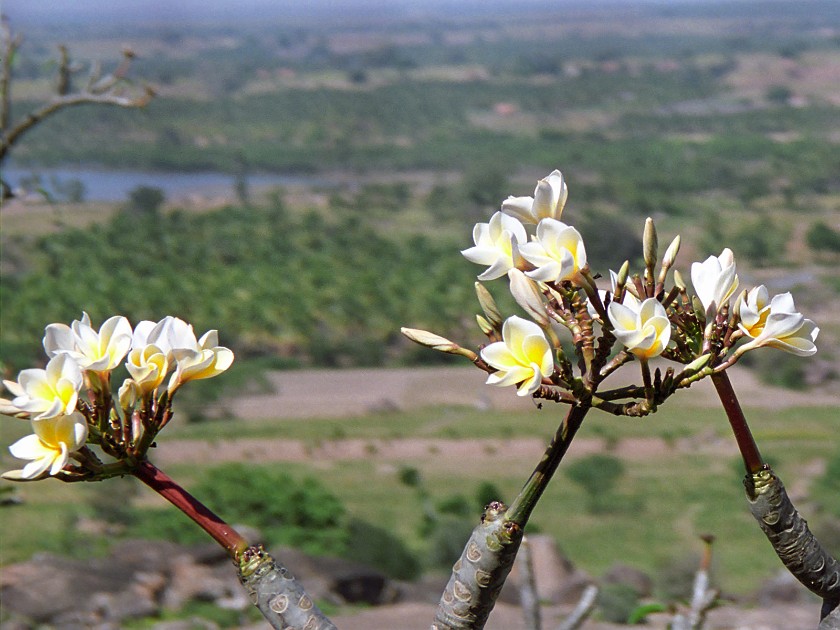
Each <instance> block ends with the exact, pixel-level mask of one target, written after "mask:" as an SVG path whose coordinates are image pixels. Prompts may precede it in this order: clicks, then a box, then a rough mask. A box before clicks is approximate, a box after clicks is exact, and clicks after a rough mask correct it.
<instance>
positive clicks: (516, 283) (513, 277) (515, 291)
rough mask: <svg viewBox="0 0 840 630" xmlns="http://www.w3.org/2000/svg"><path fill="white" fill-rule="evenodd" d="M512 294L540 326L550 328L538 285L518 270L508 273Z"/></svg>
mask: <svg viewBox="0 0 840 630" xmlns="http://www.w3.org/2000/svg"><path fill="white" fill-rule="evenodd" d="M508 278H509V279H510V293H511V295H513V299H515V300H516V303H517V304H519V306H521V307H522V309H523V310H524V311H525V312H526V313H528V315H529V316H530V317H531V319H533V320H534V321H535V322H536V323H537V324H539V325H540V326H543V327H545V326H548V321H549V320H548V314H547V313H546V310H545V303H544V302H543V299H542V293H541V292H540V290H539V289H538V288H537V284H536V283H535V282H534V281H533V280H531V279H530V278H528V277H527V276H526V275H525V274H524V273H522V272H521V271H519V270H518V269H511V270H510V271H508Z"/></svg>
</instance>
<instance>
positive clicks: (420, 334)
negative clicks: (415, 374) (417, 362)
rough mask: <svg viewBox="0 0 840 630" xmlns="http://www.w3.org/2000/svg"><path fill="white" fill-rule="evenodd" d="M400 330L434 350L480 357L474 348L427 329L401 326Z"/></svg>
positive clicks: (468, 356)
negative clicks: (465, 346)
mask: <svg viewBox="0 0 840 630" xmlns="http://www.w3.org/2000/svg"><path fill="white" fill-rule="evenodd" d="M400 332H401V333H402V334H403V335H405V336H406V337H408V338H409V339H411V340H412V341H414V342H416V343H419V344H420V345H421V346H426V347H427V348H431V349H432V350H437V351H439V352H445V353H447V354H459V355H461V356H464V357H467V358H468V359H470V360H471V361H475V360H476V358H478V355H476V354H475V352H473V351H472V350H468V349H466V348H462V347H461V346H459V345H458V344H457V343H455V342H454V341H449V339H447V338H445V337H441V336H440V335H436V334H434V333H431V332H429V331H427V330H419V329H417V328H400Z"/></svg>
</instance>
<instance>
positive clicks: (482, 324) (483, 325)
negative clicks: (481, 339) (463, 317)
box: [475, 315, 496, 335]
mask: <svg viewBox="0 0 840 630" xmlns="http://www.w3.org/2000/svg"><path fill="white" fill-rule="evenodd" d="M475 321H477V322H478V327H479V328H480V329H481V332H483V333H484V334H485V335H492V334H494V333H495V332H496V329H495V328H493V324H491V323H490V322H488V321H487V320H486V319H485V318H484V317H483V316H481V315H476V316H475Z"/></svg>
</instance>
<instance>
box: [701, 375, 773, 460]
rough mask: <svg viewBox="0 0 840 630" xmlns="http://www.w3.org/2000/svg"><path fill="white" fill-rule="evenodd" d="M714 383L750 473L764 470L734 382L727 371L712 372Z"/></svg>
mask: <svg viewBox="0 0 840 630" xmlns="http://www.w3.org/2000/svg"><path fill="white" fill-rule="evenodd" d="M712 383H714V384H715V389H716V390H717V393H718V396H719V397H720V401H721V403H723V408H724V410H725V411H726V416H727V417H728V418H729V425H730V426H731V427H732V432H733V433H734V434H735V441H736V442H737V443H738V448H739V449H740V451H741V457H742V458H743V459H744V466H746V469H747V472H748V473H749V474H751V475H754V474H755V473H757V472H759V471H761V470H763V469H764V467H765V464H764V460H763V459H762V458H761V453H759V452H758V445H756V443H755V440H754V439H753V436H752V432H751V431H750V427H749V425H748V424H747V419H746V418H745V417H744V412H743V411H741V405H740V403H739V402H738V398H737V397H736V396H735V390H734V389H732V383H731V382H730V381H729V377H728V376H727V375H726V372H716V373H715V374H712Z"/></svg>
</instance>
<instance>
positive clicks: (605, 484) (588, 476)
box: [566, 453, 624, 514]
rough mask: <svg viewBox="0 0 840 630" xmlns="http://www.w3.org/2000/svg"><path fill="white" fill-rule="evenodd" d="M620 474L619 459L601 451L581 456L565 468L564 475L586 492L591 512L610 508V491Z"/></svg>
mask: <svg viewBox="0 0 840 630" xmlns="http://www.w3.org/2000/svg"><path fill="white" fill-rule="evenodd" d="M622 474H624V464H622V463H621V460H620V459H618V458H617V457H614V456H612V455H604V454H601V453H596V454H595V455H588V456H587V457H583V458H581V459H579V460H577V461H576V462H573V463H572V464H571V465H570V466H568V467H567V468H566V476H567V477H569V479H571V480H572V481H574V482H575V483H576V484H578V485H580V486H581V487H582V488H583V489H584V491H585V492H586V496H587V510H588V511H589V512H590V513H591V514H598V513H604V512H609V511H611V510H612V508H611V504H612V503H613V500H612V499H613V496H612V491H613V488H614V487H615V484H616V483H617V482H618V479H619V477H621V475H622Z"/></svg>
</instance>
